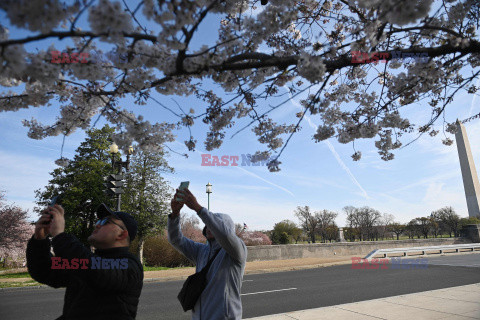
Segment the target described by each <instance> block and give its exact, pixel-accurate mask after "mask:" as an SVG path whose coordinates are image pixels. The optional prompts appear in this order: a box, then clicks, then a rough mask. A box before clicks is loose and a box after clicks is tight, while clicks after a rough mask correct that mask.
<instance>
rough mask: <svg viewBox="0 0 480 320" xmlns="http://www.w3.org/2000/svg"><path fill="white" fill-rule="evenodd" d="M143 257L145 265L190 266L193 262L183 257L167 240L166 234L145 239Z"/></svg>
mask: <svg viewBox="0 0 480 320" xmlns="http://www.w3.org/2000/svg"><path fill="white" fill-rule="evenodd" d="M143 258H144V261H145V265H146V266H151V267H168V268H175V267H191V266H194V264H193V263H192V262H191V261H190V260H188V259H187V258H185V256H184V255H182V254H181V253H180V252H178V251H177V250H175V248H174V247H173V246H172V245H171V244H170V243H169V242H168V239H167V236H166V235H159V236H155V237H151V238H148V239H146V240H145V245H144V248H143Z"/></svg>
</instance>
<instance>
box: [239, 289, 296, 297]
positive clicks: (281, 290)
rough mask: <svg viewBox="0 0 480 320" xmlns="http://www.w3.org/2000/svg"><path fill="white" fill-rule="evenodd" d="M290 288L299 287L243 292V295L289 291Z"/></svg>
mask: <svg viewBox="0 0 480 320" xmlns="http://www.w3.org/2000/svg"><path fill="white" fill-rule="evenodd" d="M288 290H297V288H288V289H279V290H270V291H260V292H251V293H242V294H241V296H248V295H253V294H261V293H270V292H279V291H288Z"/></svg>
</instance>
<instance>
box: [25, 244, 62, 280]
mask: <svg viewBox="0 0 480 320" xmlns="http://www.w3.org/2000/svg"><path fill="white" fill-rule="evenodd" d="M50 248H51V245H50V239H48V238H45V239H39V240H37V239H35V236H33V237H32V238H31V239H30V240H29V241H28V244H27V269H28V273H29V274H30V276H31V277H32V279H34V280H35V281H38V282H40V283H43V284H46V285H48V286H50V287H53V288H60V287H66V286H67V283H68V274H67V270H62V269H52V257H53V256H52V254H51V253H50Z"/></svg>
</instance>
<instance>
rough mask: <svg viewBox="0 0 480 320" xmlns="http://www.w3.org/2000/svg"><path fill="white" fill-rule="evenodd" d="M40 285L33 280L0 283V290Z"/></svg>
mask: <svg viewBox="0 0 480 320" xmlns="http://www.w3.org/2000/svg"><path fill="white" fill-rule="evenodd" d="M38 285H41V284H40V283H38V282H37V281H35V280H28V281H25V282H0V288H16V287H31V286H38Z"/></svg>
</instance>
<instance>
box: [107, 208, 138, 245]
mask: <svg viewBox="0 0 480 320" xmlns="http://www.w3.org/2000/svg"><path fill="white" fill-rule="evenodd" d="M108 216H115V217H116V218H117V219H119V220H122V221H123V224H124V225H125V227H127V231H128V235H129V236H130V241H133V239H135V236H136V235H137V221H135V219H134V218H133V217H132V215H131V214H130V213H127V212H123V211H113V210H112V209H110V208H109V207H108V206H107V205H106V204H105V203H102V204H101V205H99V206H98V208H97V217H98V219H102V218H105V217H108Z"/></svg>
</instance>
